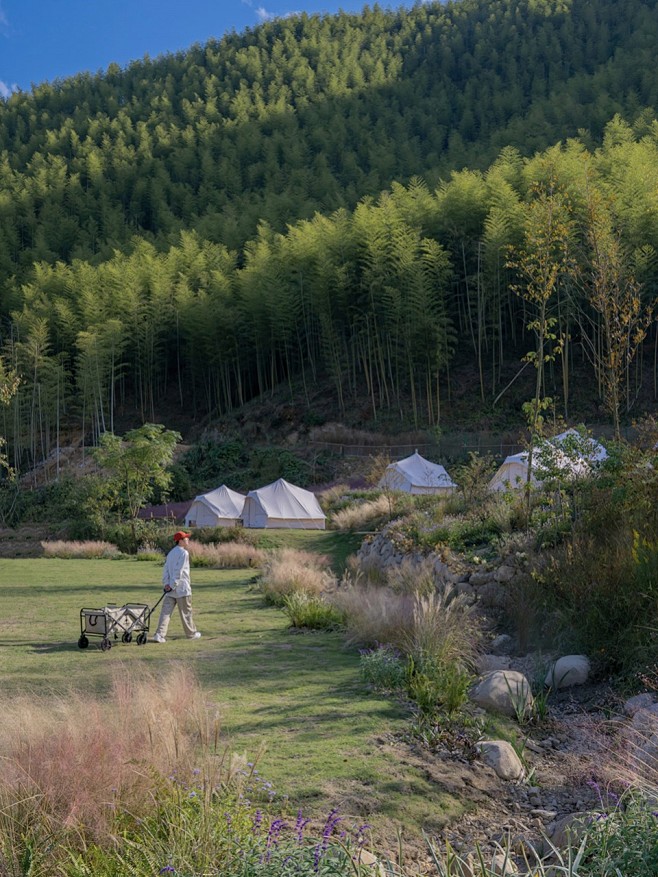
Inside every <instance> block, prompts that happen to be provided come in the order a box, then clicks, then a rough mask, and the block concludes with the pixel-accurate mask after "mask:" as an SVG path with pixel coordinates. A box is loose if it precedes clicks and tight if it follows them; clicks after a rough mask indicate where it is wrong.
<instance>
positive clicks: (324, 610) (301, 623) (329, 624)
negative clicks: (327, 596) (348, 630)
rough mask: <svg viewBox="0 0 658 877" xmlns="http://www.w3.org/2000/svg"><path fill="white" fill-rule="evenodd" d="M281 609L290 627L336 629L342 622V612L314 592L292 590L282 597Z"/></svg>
mask: <svg viewBox="0 0 658 877" xmlns="http://www.w3.org/2000/svg"><path fill="white" fill-rule="evenodd" d="M283 611H284V612H285V613H286V615H287V616H288V618H289V619H290V624H291V626H292V627H306V628H308V629H309V630H336V629H337V628H339V627H341V626H342V624H343V614H342V612H339V610H338V609H337V608H336V607H335V606H332V605H331V604H329V603H327V602H326V601H325V600H323V599H322V598H321V597H318V596H316V595H315V594H309V593H307V592H306V591H293V592H292V593H291V594H288V595H287V596H286V597H284V598H283Z"/></svg>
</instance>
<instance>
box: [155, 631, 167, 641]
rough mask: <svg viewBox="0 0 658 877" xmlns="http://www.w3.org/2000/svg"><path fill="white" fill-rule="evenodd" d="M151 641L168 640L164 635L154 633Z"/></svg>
mask: <svg viewBox="0 0 658 877" xmlns="http://www.w3.org/2000/svg"><path fill="white" fill-rule="evenodd" d="M151 641H152V642H154V643H166V642H167V640H166V639H165V638H164V637H163V636H160V634H159V633H154V634H153V637H152V640H151Z"/></svg>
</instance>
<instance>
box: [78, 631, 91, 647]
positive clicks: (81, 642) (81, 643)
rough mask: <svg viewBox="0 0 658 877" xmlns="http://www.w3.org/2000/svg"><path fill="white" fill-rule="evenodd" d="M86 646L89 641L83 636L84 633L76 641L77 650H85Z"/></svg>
mask: <svg viewBox="0 0 658 877" xmlns="http://www.w3.org/2000/svg"><path fill="white" fill-rule="evenodd" d="M88 645H89V640H88V639H87V637H86V636H85V635H84V633H83V634H81V636H80V639H79V640H78V648H79V649H86V648H87V646H88Z"/></svg>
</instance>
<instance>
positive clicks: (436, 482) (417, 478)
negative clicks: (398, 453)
mask: <svg viewBox="0 0 658 877" xmlns="http://www.w3.org/2000/svg"><path fill="white" fill-rule="evenodd" d="M379 487H383V488H388V489H389V490H401V491H404V492H405V493H416V494H439V495H440V494H447V493H452V492H453V491H454V490H456V489H457V485H456V484H455V482H454V481H453V480H452V479H451V478H450V476H449V475H448V473H447V472H446V470H445V469H444V468H443V466H441V465H439V464H438V463H431V462H430V461H429V460H426V459H425V458H424V457H421V455H420V454H419V453H418V451H416V452H415V453H413V454H412V455H411V456H410V457H405V459H404V460H398V462H397V463H390V464H389V465H388V466H387V467H386V471H385V472H384V474H383V475H382V477H381V478H380V479H379Z"/></svg>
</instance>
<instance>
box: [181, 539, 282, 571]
mask: <svg viewBox="0 0 658 877" xmlns="http://www.w3.org/2000/svg"><path fill="white" fill-rule="evenodd" d="M264 560H265V552H264V551H263V550H262V549H261V548H256V546H255V545H250V544H249V543H248V542H222V543H220V544H208V545H203V544H201V543H200V542H196V541H194V542H190V566H192V567H206V568H209V569H247V568H250V567H260V566H262V564H263V561H264Z"/></svg>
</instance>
